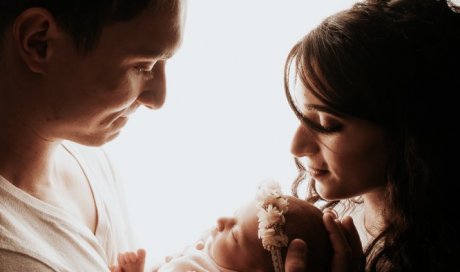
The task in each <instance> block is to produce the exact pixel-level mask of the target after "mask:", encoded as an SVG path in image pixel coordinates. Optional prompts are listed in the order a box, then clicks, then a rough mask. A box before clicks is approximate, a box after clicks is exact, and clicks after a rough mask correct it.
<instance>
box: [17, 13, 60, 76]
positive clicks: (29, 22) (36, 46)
mask: <svg viewBox="0 0 460 272" xmlns="http://www.w3.org/2000/svg"><path fill="white" fill-rule="evenodd" d="M12 30H13V38H14V41H15V44H16V48H17V51H18V53H19V55H20V56H21V57H22V59H23V61H24V64H25V65H26V66H27V67H29V69H30V70H31V71H32V72H35V73H39V74H43V73H45V72H46V70H47V69H46V67H47V62H48V60H49V59H50V55H51V53H52V51H53V38H55V35H56V34H57V25H56V21H55V20H54V17H53V16H52V15H51V13H50V12H49V11H47V10H46V9H43V8H29V9H26V10H25V11H23V12H22V13H21V14H20V15H19V16H18V17H17V18H16V20H15V21H14V24H13V29H12Z"/></svg>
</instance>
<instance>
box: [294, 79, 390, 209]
mask: <svg viewBox="0 0 460 272" xmlns="http://www.w3.org/2000/svg"><path fill="white" fill-rule="evenodd" d="M292 98H293V101H294V104H295V106H296V108H297V109H298V111H299V112H300V113H301V115H302V116H303V119H304V121H305V122H302V124H300V125H299V127H298V128H297V131H296V132H295V135H294V139H293V140H292V146H291V152H292V154H293V155H294V156H296V157H299V158H303V159H302V161H303V162H304V164H305V166H306V168H307V171H308V172H309V173H310V175H311V177H312V178H313V179H315V180H316V190H317V191H318V193H319V194H320V196H321V197H323V198H324V199H327V200H338V199H344V198H349V197H354V196H358V195H362V194H366V193H369V192H372V191H374V190H378V189H379V188H381V187H382V186H383V185H384V184H385V182H386V166H387V164H388V153H389V152H388V144H387V141H386V139H385V134H384V131H383V129H382V128H381V127H379V126H377V125H375V124H373V123H370V122H368V121H365V120H362V119H356V118H351V117H343V116H339V115H337V114H334V110H333V109H331V108H329V107H328V106H326V105H325V104H324V103H322V102H321V101H320V100H319V99H318V98H316V97H315V96H314V95H313V94H312V93H311V92H310V91H309V90H308V89H307V88H306V87H305V85H304V84H303V83H302V82H301V80H300V79H299V78H297V80H296V85H295V89H294V92H293V93H292ZM304 123H306V124H308V125H306V124H304Z"/></svg>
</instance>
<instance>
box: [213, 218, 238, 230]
mask: <svg viewBox="0 0 460 272" xmlns="http://www.w3.org/2000/svg"><path fill="white" fill-rule="evenodd" d="M234 224H235V219H234V218H232V217H221V218H219V219H217V230H218V231H223V230H225V228H230V227H232V226H233V225H234Z"/></svg>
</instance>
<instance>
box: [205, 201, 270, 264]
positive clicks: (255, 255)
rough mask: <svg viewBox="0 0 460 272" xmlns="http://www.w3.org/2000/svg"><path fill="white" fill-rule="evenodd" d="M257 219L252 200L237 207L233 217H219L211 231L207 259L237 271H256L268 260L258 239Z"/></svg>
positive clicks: (267, 255) (267, 254) (254, 204)
mask: <svg viewBox="0 0 460 272" xmlns="http://www.w3.org/2000/svg"><path fill="white" fill-rule="evenodd" d="M258 227H259V223H258V218H257V207H256V203H255V201H251V202H250V203H248V204H247V205H245V206H243V207H241V208H240V209H239V210H238V211H237V212H236V213H235V215H234V216H233V217H222V218H219V219H218V220H217V226H216V228H215V230H214V231H213V232H212V238H213V243H212V244H211V245H210V248H209V252H210V255H211V258H213V259H214V261H215V262H216V263H217V264H218V265H219V266H221V267H223V268H227V269H231V270H237V271H256V269H255V267H260V265H261V264H263V263H270V258H269V256H270V253H269V252H268V251H266V250H265V249H264V248H263V246H262V241H261V240H260V239H259V238H258V235H257V233H258Z"/></svg>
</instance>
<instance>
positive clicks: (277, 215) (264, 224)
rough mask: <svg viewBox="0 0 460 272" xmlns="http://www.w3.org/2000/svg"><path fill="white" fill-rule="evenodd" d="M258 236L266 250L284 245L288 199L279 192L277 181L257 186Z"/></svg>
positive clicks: (285, 241) (285, 242)
mask: <svg viewBox="0 0 460 272" xmlns="http://www.w3.org/2000/svg"><path fill="white" fill-rule="evenodd" d="M256 199H257V201H258V202H257V204H256V205H257V209H258V211H257V217H258V221H259V230H258V236H259V238H260V239H262V245H263V246H264V248H265V249H267V250H270V251H271V250H274V249H275V248H280V247H285V246H287V243H288V237H287V236H286V235H285V234H284V224H285V219H284V214H285V213H286V212H287V210H288V201H287V198H286V197H285V196H283V194H282V192H281V187H280V186H279V184H278V183H276V182H273V181H269V182H265V183H263V184H262V185H260V186H259V190H258V193H257V196H256Z"/></svg>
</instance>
